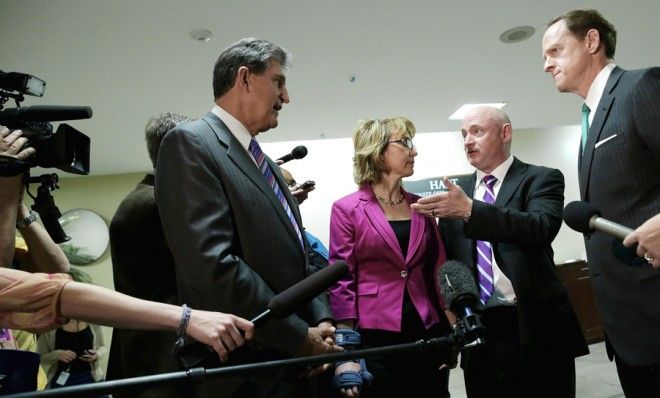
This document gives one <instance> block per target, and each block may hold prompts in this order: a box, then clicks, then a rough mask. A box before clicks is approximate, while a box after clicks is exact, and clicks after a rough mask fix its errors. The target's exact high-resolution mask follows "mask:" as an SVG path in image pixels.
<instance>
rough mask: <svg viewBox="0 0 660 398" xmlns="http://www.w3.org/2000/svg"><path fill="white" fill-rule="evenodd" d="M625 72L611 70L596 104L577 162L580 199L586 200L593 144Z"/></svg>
mask: <svg viewBox="0 0 660 398" xmlns="http://www.w3.org/2000/svg"><path fill="white" fill-rule="evenodd" d="M624 73H625V70H623V69H621V68H619V67H618V66H617V67H615V68H614V69H613V70H612V73H611V74H610V77H609V78H608V79H607V84H606V85H605V89H604V90H603V96H602V97H601V98H600V102H599V103H598V108H597V109H598V110H597V111H596V114H595V115H594V120H593V122H592V124H591V126H589V134H588V135H587V142H586V143H585V146H584V152H583V153H582V157H581V158H580V160H579V161H578V178H579V182H580V198H582V199H583V200H586V199H587V198H586V194H587V187H588V186H589V176H590V175H591V167H592V161H593V156H594V150H595V144H596V143H597V142H598V141H599V139H600V135H601V133H602V131H603V126H605V122H606V121H607V117H608V116H609V114H610V110H611V109H612V103H613V102H614V98H615V95H614V89H615V88H616V86H617V84H618V83H619V80H620V79H621V76H623V74H624Z"/></svg>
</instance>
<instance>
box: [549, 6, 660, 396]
mask: <svg viewBox="0 0 660 398" xmlns="http://www.w3.org/2000/svg"><path fill="white" fill-rule="evenodd" d="M615 49H616V30H615V29H614V27H613V26H612V24H610V23H609V22H608V21H607V20H605V19H604V18H603V17H602V16H601V15H600V13H598V11H596V10H573V11H570V12H568V13H566V14H564V15H561V16H559V17H557V18H555V19H553V20H552V21H551V22H550V23H549V24H548V28H547V29H546V31H545V34H544V35H543V55H544V59H545V65H544V70H545V71H546V72H548V73H550V74H551V75H552V77H553V79H554V81H555V85H556V86H557V89H558V90H559V91H560V92H570V93H575V94H577V95H579V96H580V97H581V98H583V99H584V106H583V121H582V125H583V141H582V145H581V147H580V153H579V162H578V176H579V183H580V197H581V199H582V200H583V201H586V202H589V203H591V204H592V205H593V207H595V208H596V209H598V210H599V211H600V212H601V215H602V217H603V218H605V219H608V220H611V221H614V222H616V223H619V224H622V225H625V226H628V227H632V228H637V227H638V226H640V225H641V224H642V223H643V222H644V221H646V220H647V219H649V218H651V217H652V216H654V215H656V214H658V212H660V68H657V67H655V68H648V69H639V70H631V71H627V70H624V69H621V68H620V67H618V66H615V65H614V64H613V63H612V60H613V58H614V51H615ZM585 245H586V249H587V259H588V261H589V273H590V275H591V283H592V285H593V288H594V293H595V295H596V300H597V303H598V309H599V310H600V313H601V316H602V319H603V326H604V329H605V335H606V338H607V340H606V341H607V352H608V356H609V357H610V360H611V359H612V358H615V359H616V366H617V371H618V374H619V380H620V381H621V386H622V387H623V391H624V392H625V394H626V396H629V397H638V396H639V397H641V396H656V397H657V396H660V339H658V331H659V330H660V270H658V269H654V268H652V267H651V266H649V265H648V264H645V263H646V260H645V259H644V258H643V257H640V258H637V259H631V260H627V259H625V258H622V257H621V256H618V257H617V256H615V254H614V253H615V252H614V251H613V247H614V246H616V245H621V241H620V240H619V239H617V238H615V237H612V236H610V235H607V234H605V233H603V232H599V231H596V232H594V233H592V234H591V235H590V236H585ZM624 257H625V256H624ZM647 257H649V256H647ZM649 258H651V257H649ZM629 265H638V266H637V267H631V266H629ZM640 265H641V266H640Z"/></svg>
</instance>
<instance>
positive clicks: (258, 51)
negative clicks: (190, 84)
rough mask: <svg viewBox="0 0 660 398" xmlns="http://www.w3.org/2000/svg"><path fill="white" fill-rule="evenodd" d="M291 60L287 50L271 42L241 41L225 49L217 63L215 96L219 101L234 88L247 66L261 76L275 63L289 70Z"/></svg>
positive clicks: (214, 77) (246, 39)
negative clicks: (237, 75) (243, 67)
mask: <svg viewBox="0 0 660 398" xmlns="http://www.w3.org/2000/svg"><path fill="white" fill-rule="evenodd" d="M290 59H291V56H290V54H289V53H288V52H287V51H286V49H284V48H282V47H280V46H277V45H275V44H273V43H271V42H268V41H266V40H263V39H254V38H245V39H241V40H239V41H237V42H236V43H234V44H232V45H231V46H229V47H227V48H226V49H224V50H223V51H222V52H221V53H220V56H219V57H218V60H217V61H215V66H214V67H213V96H214V98H215V99H218V98H220V97H222V96H223V95H224V94H225V93H226V92H227V91H229V89H230V88H232V86H233V85H234V82H235V81H236V74H237V73H238V68H240V67H241V66H246V67H247V68H248V69H249V70H250V72H252V73H256V74H261V73H263V72H265V71H266V70H267V69H268V67H269V66H270V63H271V62H273V61H274V62H277V63H279V64H280V65H281V66H282V68H287V67H288V66H289V61H290Z"/></svg>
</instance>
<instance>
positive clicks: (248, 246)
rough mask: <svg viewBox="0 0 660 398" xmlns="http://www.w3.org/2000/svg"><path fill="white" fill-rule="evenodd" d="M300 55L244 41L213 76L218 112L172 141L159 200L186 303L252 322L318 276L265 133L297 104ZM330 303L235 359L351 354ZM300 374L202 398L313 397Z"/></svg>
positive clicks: (244, 382) (270, 328) (208, 389)
mask: <svg viewBox="0 0 660 398" xmlns="http://www.w3.org/2000/svg"><path fill="white" fill-rule="evenodd" d="M288 60H289V55H288V53H287V52H286V50H284V49H283V48H281V47H279V46H277V45H274V44H272V43H269V42H267V41H265V40H258V39H242V40H239V41H238V42H236V43H234V44H232V45H231V46H229V47H228V48H227V49H225V50H224V51H223V52H222V53H221V54H220V56H219V57H218V60H217V61H216V64H215V68H214V71H213V91H214V96H215V106H214V107H213V109H212V110H211V112H209V113H208V114H206V116H204V117H202V118H201V119H199V120H197V121H194V122H190V123H183V124H181V125H179V126H178V127H176V128H175V129H173V130H172V131H170V132H169V133H168V134H167V135H166V136H165V138H164V139H163V142H162V143H161V147H160V152H159V161H158V165H157V167H156V202H157V203H158V209H159V211H160V215H161V219H162V221H163V228H164V231H165V237H166V238H167V242H168V245H169V247H170V249H171V250H172V254H173V255H174V260H175V264H176V271H177V284H178V289H179V296H180V299H181V301H182V302H184V303H187V304H189V305H191V306H193V307H194V308H202V309H208V310H220V309H223V308H224V309H227V310H231V312H232V313H235V314H237V315H239V314H240V316H243V317H245V318H248V319H251V318H253V317H255V316H257V315H258V314H260V313H261V312H263V311H264V310H265V309H266V305H267V304H268V302H269V300H270V299H271V298H272V297H273V296H275V295H276V294H277V293H280V292H282V291H283V290H285V289H286V288H288V287H290V286H292V285H293V284H295V283H296V282H299V281H300V280H302V279H304V278H305V277H306V276H307V275H308V268H307V265H308V264H307V256H306V254H305V253H306V250H305V249H306V248H305V239H304V237H303V236H302V234H301V231H303V226H302V222H301V219H300V212H299V210H298V205H297V203H296V201H295V200H294V199H293V198H292V197H291V194H290V192H289V189H288V188H287V185H286V183H285V182H284V179H283V178H282V174H281V173H280V171H279V168H278V167H277V164H276V163H275V162H273V161H272V160H271V159H270V158H269V157H267V156H265V155H264V154H263V152H262V151H261V149H260V147H259V145H258V143H257V141H256V140H255V137H256V136H257V135H258V134H259V133H263V132H265V131H267V130H269V129H272V128H274V127H276V126H277V123H278V120H277V118H278V115H279V112H280V110H281V109H282V106H283V105H284V104H286V103H288V102H289V93H288V91H287V87H286V76H285V69H286V67H287V66H288ZM330 319H331V312H330V308H329V306H328V303H327V299H325V297H324V296H323V295H321V296H319V297H317V298H315V299H314V300H313V301H312V302H311V303H309V304H308V305H307V306H306V307H305V308H303V309H301V310H299V311H298V312H297V313H295V314H292V315H291V316H288V317H286V318H284V319H281V320H269V321H267V322H265V323H263V324H261V325H259V326H258V327H257V328H256V330H255V338H254V341H253V342H252V343H250V344H248V345H246V346H245V347H243V348H241V349H239V350H237V351H235V352H233V353H232V356H231V357H230V363H247V362H255V361H264V360H272V359H282V358H288V357H291V356H293V355H311V354H317V353H322V352H331V351H336V350H340V349H339V348H338V347H337V346H334V342H333V334H334V327H333V326H332V324H331V323H330V322H329V320H330ZM299 373H300V369H278V370H274V371H273V372H271V373H268V374H259V375H254V376H253V375H250V376H245V377H241V376H236V377H231V378H229V377H227V378H222V379H219V380H217V381H210V382H206V383H204V384H203V385H202V386H201V387H200V388H199V389H198V392H199V393H200V395H209V396H223V397H224V396H227V397H229V396H232V397H261V396H264V397H280V396H287V397H288V396H301V397H302V396H310V394H311V393H310V391H309V390H308V388H310V386H308V385H305V384H306V380H308V379H306V378H301V377H299Z"/></svg>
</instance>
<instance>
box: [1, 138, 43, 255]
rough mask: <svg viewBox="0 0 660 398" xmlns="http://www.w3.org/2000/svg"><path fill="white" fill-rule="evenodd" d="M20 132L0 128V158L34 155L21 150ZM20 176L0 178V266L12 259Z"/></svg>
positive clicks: (22, 142) (28, 151)
mask: <svg viewBox="0 0 660 398" xmlns="http://www.w3.org/2000/svg"><path fill="white" fill-rule="evenodd" d="M22 134H23V133H22V132H21V131H20V130H15V131H10V130H9V129H8V128H6V127H5V126H0V156H9V157H14V158H17V159H21V160H24V159H27V158H28V157H30V156H32V154H34V152H35V151H34V148H27V149H23V150H21V148H22V147H23V145H25V143H26V142H27V139H26V138H25V137H22V136H21V135H22ZM22 181H23V176H22V175H20V174H19V175H17V176H10V177H7V176H0V266H2V267H7V266H9V265H10V264H11V261H12V259H13V257H14V242H15V241H14V238H15V236H16V232H15V231H16V209H17V206H18V203H19V200H18V198H19V196H20V191H21V185H22Z"/></svg>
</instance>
